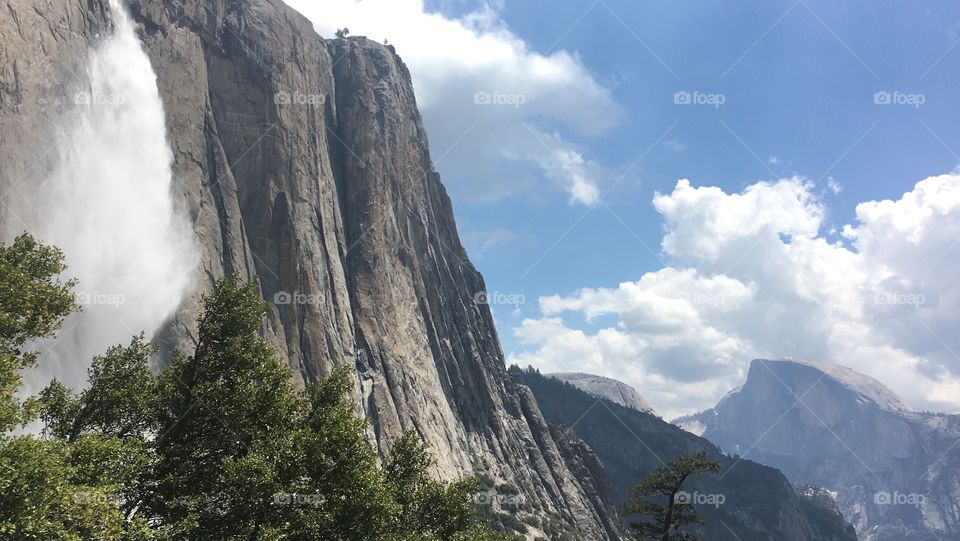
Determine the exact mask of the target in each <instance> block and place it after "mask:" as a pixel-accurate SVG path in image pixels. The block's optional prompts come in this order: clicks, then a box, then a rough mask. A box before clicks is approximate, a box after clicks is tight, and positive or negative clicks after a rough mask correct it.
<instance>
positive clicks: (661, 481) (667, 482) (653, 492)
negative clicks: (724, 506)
mask: <svg viewBox="0 0 960 541" xmlns="http://www.w3.org/2000/svg"><path fill="white" fill-rule="evenodd" d="M719 470H720V463H719V462H716V461H713V460H708V459H707V454H706V452H704V451H700V452H699V453H697V454H695V455H680V456H679V457H677V458H675V459H673V460H670V461H668V462H667V463H666V464H664V465H663V466H662V467H660V468H657V469H656V470H654V471H652V472H650V474H649V475H647V476H646V478H644V480H643V481H641V482H640V484H639V485H636V486H634V487H633V488H631V489H630V499H631V501H630V503H628V504H627V505H626V506H624V508H623V509H624V512H625V513H627V514H631V515H632V514H640V515H643V516H645V517H647V519H648V520H646V521H644V522H638V523H631V524H630V528H631V530H633V535H634V538H636V539H640V540H657V541H691V540H695V539H696V538H695V537H693V536H692V535H690V534H689V533H686V532H682V531H680V528H682V527H683V526H686V525H688V524H702V523H703V520H702V519H701V518H700V516H699V515H698V514H697V512H696V511H695V510H694V509H693V505H691V503H692V502H691V501H689V500H690V498H689V495H685V493H681V490H680V489H681V487H682V486H683V483H684V481H686V480H687V479H688V478H690V477H695V476H698V475H701V474H703V473H706V472H717V471H719ZM678 496H680V497H678ZM682 496H687V497H682ZM663 498H666V504H664V503H662V500H663Z"/></svg>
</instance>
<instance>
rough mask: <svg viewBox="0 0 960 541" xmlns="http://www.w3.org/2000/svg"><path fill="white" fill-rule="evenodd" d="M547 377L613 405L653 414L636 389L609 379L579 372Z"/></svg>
mask: <svg viewBox="0 0 960 541" xmlns="http://www.w3.org/2000/svg"><path fill="white" fill-rule="evenodd" d="M547 376H549V377H551V378H554V379H558V380H560V381H565V382H567V383H569V384H570V385H573V386H574V387H576V388H578V389H580V390H582V391H586V392H588V393H590V394H592V395H594V396H597V397H600V398H606V399H607V400H609V401H611V402H613V403H614V404H619V405H621V406H624V407H627V408H633V409H635V410H637V411H645V412H647V413H654V411H653V406H651V405H650V402H647V399H646V398H644V397H643V395H641V394H640V393H638V392H637V390H636V389H634V388H633V387H631V386H629V385H627V384H626V383H623V382H622V381H617V380H615V379H611V378H605V377H602V376H595V375H593V374H584V373H581V372H554V373H551V374H547Z"/></svg>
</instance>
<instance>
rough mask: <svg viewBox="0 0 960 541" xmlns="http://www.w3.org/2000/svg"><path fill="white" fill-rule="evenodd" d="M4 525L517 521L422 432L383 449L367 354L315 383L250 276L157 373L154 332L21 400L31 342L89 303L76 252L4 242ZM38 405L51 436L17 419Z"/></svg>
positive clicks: (141, 530)
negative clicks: (288, 353) (75, 385)
mask: <svg viewBox="0 0 960 541" xmlns="http://www.w3.org/2000/svg"><path fill="white" fill-rule="evenodd" d="M0 269H2V270H3V273H2V274H0V356H2V361H3V364H2V369H3V372H2V373H0V384H2V387H0V391H2V393H3V394H2V395H0V398H2V399H3V407H2V408H0V415H2V417H0V420H2V422H3V425H2V430H0V539H18V540H19V539H38V540H39V539H44V540H46V539H65V540H81V539H97V540H129V541H133V540H158V541H160V540H174V539H177V540H179V539H191V540H224V539H277V540H280V539H291V540H312V539H331V540H345V541H346V540H350V541H352V540H358V541H359V540H373V539H394V540H401V539H403V540H408V539H410V540H412V539H421V540H429V541H435V540H436V541H440V540H456V541H488V540H493V539H503V537H502V536H500V535H498V534H495V533H493V532H491V531H490V530H488V529H487V528H484V527H482V526H480V525H479V524H478V522H477V520H476V517H475V515H474V505H473V500H472V494H473V492H474V491H476V489H477V483H476V482H475V481H474V480H472V479H467V480H462V481H458V482H453V483H445V482H441V481H437V480H435V479H433V478H432V477H431V476H430V475H429V470H430V468H431V466H432V464H433V462H432V459H431V457H430V455H429V453H428V452H427V449H426V448H425V446H424V444H423V443H422V442H421V441H420V440H419V439H418V437H417V436H416V435H415V434H414V433H406V434H404V435H403V436H402V437H401V438H399V439H398V440H397V441H396V442H395V444H394V446H393V449H392V450H391V452H390V454H389V455H388V457H387V458H386V459H385V461H384V465H383V466H382V467H381V466H380V465H379V464H378V460H377V454H376V452H375V450H374V448H373V447H372V446H371V445H370V443H369V442H368V441H367V438H366V429H367V426H366V423H365V421H364V420H363V419H362V418H360V417H359V416H358V415H357V409H356V403H355V401H354V394H353V386H352V378H353V375H352V371H351V370H350V369H349V368H347V367H341V368H338V369H336V370H334V371H333V373H331V374H330V375H329V376H328V377H326V378H324V379H322V380H321V381H319V382H317V383H315V384H312V385H310V386H308V387H307V388H306V389H305V390H303V391H299V390H297V389H296V388H294V386H293V385H292V384H291V379H290V372H289V368H288V367H287V365H286V364H285V362H284V361H283V360H282V359H281V358H280V357H279V355H278V354H277V352H276V351H275V350H274V349H273V348H272V347H271V346H270V345H269V344H268V343H267V342H266V341H265V340H264V339H263V338H262V325H263V318H264V315H265V311H266V308H265V304H264V302H263V300H262V298H261V296H260V294H259V292H258V290H257V288H256V286H255V285H253V284H249V283H244V282H242V281H240V280H238V279H236V278H226V279H224V280H222V281H220V282H218V283H217V284H216V286H215V287H214V290H213V292H212V293H211V294H210V295H209V296H207V297H205V298H204V300H203V311H202V315H201V316H200V319H199V321H198V336H197V345H196V348H195V350H194V351H193V353H192V354H191V355H179V356H177V357H176V358H175V359H174V361H173V363H172V364H171V365H170V366H168V367H167V368H165V369H164V370H162V371H161V372H160V373H159V374H154V373H153V372H152V371H151V370H150V367H149V366H150V364H149V362H150V357H151V355H152V354H153V353H154V352H155V349H154V347H153V346H152V345H151V344H150V343H149V342H147V341H146V339H145V337H144V336H143V335H140V336H136V337H134V338H133V339H132V340H131V342H130V344H129V345H127V346H115V347H112V348H110V349H109V350H108V351H107V352H106V353H105V354H104V355H102V356H99V357H96V358H95V359H93V361H92V364H91V366H90V369H89V371H88V376H89V382H88V383H89V384H88V387H87V388H86V389H85V390H83V391H81V392H79V393H75V392H74V391H72V390H71V389H69V388H67V387H66V386H65V385H63V384H62V383H60V382H58V381H54V382H52V383H51V384H50V385H49V386H48V387H47V388H46V389H44V390H43V391H42V392H41V393H40V395H38V396H37V397H34V398H32V399H31V400H29V401H28V403H27V404H26V407H24V405H21V404H20V403H19V402H18V401H17V400H15V398H14V393H15V392H16V390H17V388H18V386H19V383H20V379H19V374H18V371H19V370H20V369H22V368H23V367H27V366H30V365H31V364H33V363H34V362H35V361H36V355H35V354H32V353H29V352H24V351H23V349H24V345H25V344H28V343H30V342H31V341H32V340H35V339H37V338H43V337H49V336H51V335H52V334H53V333H54V331H55V330H56V329H57V327H58V325H59V324H60V322H61V321H62V320H63V318H64V317H65V316H66V315H67V314H68V313H69V312H70V311H71V310H72V309H74V308H75V306H74V300H73V296H72V294H71V293H70V289H71V287H72V286H73V283H72V282H60V281H59V280H58V278H57V276H58V275H59V274H60V273H61V272H62V271H63V270H64V266H63V256H62V254H60V252H58V251H57V250H55V249H53V248H49V247H46V246H43V245H41V244H39V243H36V242H35V241H33V240H32V239H30V238H29V237H21V238H20V239H17V241H16V243H14V245H13V246H11V247H10V248H5V247H2V246H0ZM28 411H32V412H36V414H37V415H38V416H39V418H40V420H41V421H42V422H43V426H44V430H43V436H42V437H35V436H28V435H22V436H17V437H11V436H9V435H7V434H8V432H9V429H10V428H12V427H13V426H15V425H16V424H18V423H21V422H23V421H24V420H25V419H27V418H28V415H27V412H28Z"/></svg>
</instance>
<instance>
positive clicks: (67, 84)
mask: <svg viewBox="0 0 960 541" xmlns="http://www.w3.org/2000/svg"><path fill="white" fill-rule="evenodd" d="M107 9H108V8H107V4H106V1H105V0H61V1H58V2H50V3H37V2H34V1H32V0H8V1H7V2H6V6H5V8H4V9H3V10H0V12H2V13H3V15H2V16H0V34H2V35H3V37H4V45H5V47H4V49H3V53H2V55H0V113H2V117H0V118H2V119H3V121H4V128H5V129H4V130H3V131H4V132H6V133H8V134H16V136H15V137H14V136H0V137H3V138H2V139H0V153H2V155H0V156H2V161H3V163H4V164H5V165H9V168H8V169H6V170H5V173H4V174H3V175H2V177H0V188H8V187H9V186H11V185H13V184H14V183H17V182H19V181H20V179H21V177H23V176H24V175H28V176H30V178H29V180H28V182H42V180H43V171H44V170H46V168H47V167H46V164H45V163H44V159H43V157H42V156H39V157H40V162H39V164H38V166H37V167H36V168H34V167H33V165H32V164H33V163H34V162H36V159H37V158H38V156H37V147H38V145H37V144H36V140H40V139H43V138H44V136H45V135H47V132H48V131H49V129H50V127H49V124H50V122H52V120H51V119H56V118H57V112H58V111H57V110H56V108H60V110H63V109H65V108H69V106H70V104H69V100H67V99H65V98H67V97H68V96H69V95H70V94H69V93H70V92H71V88H72V85H73V84H75V83H77V82H78V81H77V79H79V78H82V77H81V76H79V75H78V74H82V73H83V72H84V61H85V54H86V51H89V47H90V46H91V45H93V44H95V43H96V42H97V40H98V39H99V36H101V35H104V34H106V33H108V32H110V28H109V23H108V21H109V20H110V19H109V17H108V16H107V15H106V13H107ZM130 9H131V11H132V14H133V16H134V19H135V20H136V21H137V22H138V23H139V24H140V25H141V26H142V28H141V38H142V40H143V43H144V46H145V48H146V50H147V53H148V55H149V56H150V58H151V62H152V64H153V68H154V70H155V72H156V75H157V84H158V86H159V89H160V93H161V96H162V98H163V102H164V106H165V113H166V120H167V122H166V126H167V130H168V136H169V141H170V146H171V150H172V152H173V158H174V179H175V186H174V190H175V192H176V194H177V196H178V198H179V199H180V200H182V203H183V205H184V208H185V209H186V213H187V214H188V216H189V218H190V221H191V223H192V226H193V230H194V231H195V233H196V240H197V244H198V246H199V250H200V259H201V261H200V277H201V279H200V283H199V284H198V294H199V293H202V292H203V291H206V290H208V289H209V287H210V285H211V284H212V283H213V281H214V280H215V279H217V278H219V277H221V276H223V275H225V274H232V273H237V274H239V275H241V276H242V277H245V278H248V279H251V280H255V281H257V282H258V283H259V285H260V288H261V291H262V293H263V295H264V298H265V299H267V300H268V301H271V302H272V305H271V308H270V314H269V317H268V322H267V325H266V328H265V334H266V335H267V336H268V338H269V339H270V340H271V341H272V342H273V343H274V344H275V345H276V346H277V347H278V348H279V349H280V351H281V352H282V354H283V355H284V356H285V357H286V358H287V359H288V360H289V363H290V366H291V367H292V368H293V370H294V373H295V376H296V377H297V378H298V380H299V381H300V382H306V381H310V380H313V379H316V378H317V377H319V376H321V375H323V374H326V373H328V372H329V371H330V370H331V369H332V368H334V367H336V366H341V365H351V366H355V367H356V368H357V371H358V374H359V376H358V393H357V399H358V404H360V405H361V407H362V408H363V410H364V412H365V414H366V415H367V417H368V418H369V419H370V420H371V424H372V428H371V433H370V438H371V440H372V441H373V442H374V443H375V444H376V445H377V446H378V448H379V449H380V450H381V451H383V450H386V449H388V448H389V447H390V445H391V443H392V442H393V441H394V440H395V439H396V438H397V437H398V436H399V435H400V434H401V433H402V431H405V430H416V431H418V432H419V433H420V434H421V435H423V437H424V438H425V439H426V441H427V442H428V443H429V444H430V446H431V448H432V450H433V453H434V455H435V456H436V457H437V458H438V464H437V471H436V473H437V474H438V475H439V476H441V477H444V478H447V479H452V478H457V477H461V476H463V475H467V474H470V473H473V472H476V473H480V474H482V475H483V476H484V477H485V478H488V479H490V480H491V481H492V482H493V483H494V484H495V486H496V487H510V490H511V491H517V492H518V493H519V494H520V495H522V497H523V501H524V504H523V505H522V506H521V508H520V509H519V510H514V509H507V508H505V506H503V505H501V504H500V501H499V499H494V501H493V502H492V508H491V510H490V512H491V515H493V518H494V519H497V517H501V518H502V517H503V516H505V513H508V512H510V513H513V512H514V511H516V517H514V518H513V519H512V524H513V525H514V526H515V527H516V528H518V529H526V531H528V533H529V534H531V535H534V534H540V535H544V536H548V537H551V538H554V537H558V536H560V535H563V534H566V535H570V536H574V537H576V538H584V539H605V538H614V537H616V536H617V535H618V531H617V530H618V526H617V523H618V521H617V520H616V518H615V516H616V515H615V512H614V511H613V510H612V509H611V508H610V507H609V505H608V502H606V501H605V499H604V497H603V494H604V491H603V489H602V486H601V484H602V480H600V479H597V478H595V477H593V473H596V471H595V470H596V468H593V467H592V465H591V463H590V459H589V455H588V454H587V453H586V452H585V451H584V450H583V449H580V448H578V446H577V445H575V444H574V443H573V442H567V441H557V440H556V439H555V438H554V436H553V434H552V433H551V432H550V430H549V427H548V426H547V424H546V422H545V421H544V420H543V418H542V417H541V415H540V413H539V409H538V407H537V404H536V403H535V401H534V400H533V398H532V395H530V393H529V391H528V390H527V389H526V388H525V387H524V386H523V385H522V384H520V383H518V382H515V381H513V380H511V378H509V377H508V374H507V372H506V370H505V368H504V363H503V354H502V351H501V349H500V345H499V341H498V338H497V334H496V330H495V328H494V326H493V319H492V317H491V314H490V311H489V309H488V307H486V306H484V305H478V304H476V303H475V302H474V301H473V299H474V298H475V297H476V294H477V293H478V292H480V291H483V289H484V283H483V279H482V277H481V276H480V275H479V273H478V272H477V271H476V270H475V268H474V267H473V265H472V264H471V263H470V262H469V261H468V259H467V257H466V254H465V251H464V249H463V247H462V245H461V243H460V240H459V238H458V235H457V231H456V225H455V223H454V220H453V214H452V211H451V205H450V201H449V198H448V197H447V195H446V192H445V190H444V188H443V185H442V184H441V182H440V178H439V176H438V175H437V173H436V171H435V170H434V168H433V166H432V163H431V160H430V154H429V148H428V144H427V137H426V133H425V132H424V129H423V126H422V124H421V122H420V116H419V113H418V112H417V108H416V102H415V99H414V95H413V88H412V85H411V82H410V76H409V73H408V72H407V69H406V67H405V66H404V64H403V62H402V61H401V60H400V58H399V57H398V56H397V55H396V54H395V52H394V51H393V49H392V48H390V47H385V46H382V45H379V44H376V43H373V42H370V41H368V40H365V39H362V38H356V39H354V38H351V39H347V40H324V39H322V38H321V37H319V36H317V35H316V34H315V32H314V31H313V28H312V26H311V24H310V23H309V22H308V21H307V20H306V19H305V18H303V17H301V16H300V15H299V14H297V13H296V12H294V11H293V10H291V9H290V8H288V7H287V6H286V5H285V4H283V3H282V2H281V1H279V0H248V1H243V2H238V1H225V0H151V1H142V2H133V3H132V4H131V5H130ZM38 104H55V105H51V110H50V111H47V110H46V109H44V110H43V111H41V106H40V105H38ZM44 107H45V106H44ZM41 113H43V114H41ZM90 151H91V152H95V151H96V149H90ZM28 185H29V184H28ZM4 220H7V221H9V216H7V217H0V222H2V221H4ZM0 225H4V229H5V230H10V229H15V228H16V227H19V226H16V225H14V224H0ZM116 226H117V227H122V226H123V224H116ZM196 311H197V297H196V296H194V297H193V298H190V299H188V300H187V301H186V302H185V303H184V305H183V307H182V308H181V310H180V312H179V313H178V315H177V316H176V317H175V318H174V319H173V321H171V322H170V323H169V325H167V327H166V328H165V329H164V330H163V331H162V332H161V333H160V334H159V336H158V340H159V341H160V342H162V344H163V346H164V348H165V349H166V351H167V352H170V351H172V350H175V349H177V348H179V347H181V346H183V345H184V344H188V343H190V342H191V341H192V340H193V337H194V336H195V328H194V327H193V321H195V315H196ZM131 332H133V331H131ZM573 469H576V470H577V473H576V474H575V473H574V471H572V470H573ZM518 522H526V523H528V526H523V525H518V524H517V523H518ZM546 523H549V525H550V526H549V528H548V527H546V526H544V524H546Z"/></svg>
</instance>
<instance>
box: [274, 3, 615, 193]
mask: <svg viewBox="0 0 960 541" xmlns="http://www.w3.org/2000/svg"><path fill="white" fill-rule="evenodd" d="M285 1H286V3H287V4H289V5H290V6H291V7H293V8H294V9H297V10H298V11H300V12H301V13H303V14H304V15H306V16H307V17H308V18H309V19H310V20H311V21H313V23H314V26H315V27H316V29H317V31H318V32H319V33H320V34H321V35H323V36H327V37H331V36H333V35H334V33H335V32H336V30H337V29H338V28H343V27H347V28H349V29H350V30H351V32H352V33H353V34H355V35H366V36H368V37H370V38H371V39H376V40H384V39H386V40H388V41H389V42H390V43H391V44H393V45H395V46H396V48H397V51H398V53H399V54H400V55H401V56H402V57H403V59H404V62H405V63H406V64H407V65H408V66H409V68H410V71H411V75H412V77H413V80H414V87H415V89H416V93H417V100H418V103H419V106H420V108H421V111H422V113H423V117H424V122H425V124H426V127H427V130H428V132H429V133H430V139H431V144H432V146H433V151H434V157H435V159H437V160H438V168H439V169H440V171H441V172H443V173H444V174H445V176H446V180H447V182H448V183H451V184H453V185H454V186H455V187H457V188H460V189H462V190H463V192H464V193H466V194H467V195H468V196H471V197H474V198H477V199H486V200H491V199H497V198H501V197H506V196H511V195H517V194H520V193H524V194H529V193H536V194H542V193H543V192H545V191H546V187H545V186H544V184H545V183H544V181H548V183H549V184H550V185H551V186H553V187H554V188H556V187H559V188H561V189H563V190H566V191H567V193H568V194H569V198H570V200H571V201H572V202H575V203H582V204H587V205H590V204H593V203H595V202H596V200H597V197H598V187H597V185H598V183H600V182H601V179H600V178H599V177H598V175H599V174H602V172H603V168H601V167H599V165H598V164H595V163H593V162H591V160H590V159H589V158H588V157H587V156H585V153H584V151H583V149H582V148H581V147H580V145H577V144H576V143H574V142H573V140H572V138H576V137H587V138H589V137H593V136H597V135H601V134H603V133H606V132H607V131H608V130H610V129H611V128H612V127H613V126H614V125H615V124H616V123H617V119H618V118H619V116H620V109H619V107H618V106H617V104H616V102H615V100H614V99H613V97H612V95H611V93H610V92H609V90H608V89H607V88H605V87H604V86H603V85H602V84H600V83H599V82H598V81H597V80H596V79H595V78H594V77H593V75H591V74H590V73H589V72H588V71H587V69H586V68H585V67H584V66H583V64H582V63H581V62H580V60H579V58H577V56H576V55H574V54H571V53H569V52H566V51H562V50H561V51H557V52H553V53H550V54H541V53H538V52H536V51H533V50H531V49H530V48H529V46H528V45H527V44H526V43H525V42H524V41H523V40H522V39H520V38H519V37H517V36H516V35H515V34H513V33H512V32H510V30H509V29H508V28H507V27H506V26H505V25H504V24H503V22H502V21H501V20H500V18H499V16H498V13H497V11H496V9H495V8H493V7H491V6H490V5H489V4H487V5H484V7H483V8H481V9H479V10H477V11H475V12H472V13H470V14H468V15H466V16H463V17H461V18H458V19H450V18H447V17H445V16H443V15H442V14H439V13H430V12H428V11H427V10H426V9H425V7H424V3H423V1H422V0H327V1H325V2H322V3H321V2H315V1H314V0H285ZM561 130H562V132H563V135H560V131H561Z"/></svg>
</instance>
